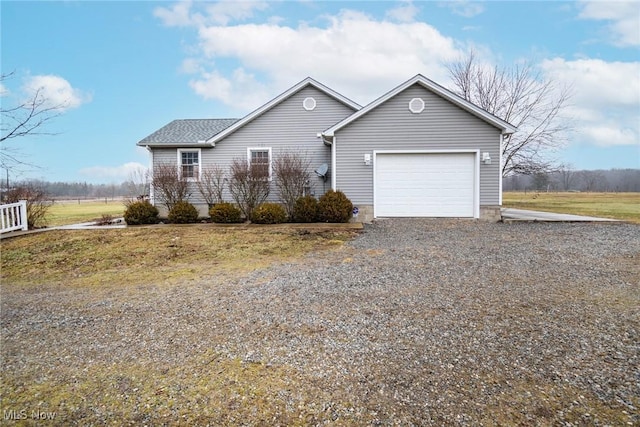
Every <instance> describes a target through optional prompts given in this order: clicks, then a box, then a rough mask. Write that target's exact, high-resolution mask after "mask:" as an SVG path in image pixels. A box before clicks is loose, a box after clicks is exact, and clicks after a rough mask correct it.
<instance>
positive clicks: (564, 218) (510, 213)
mask: <svg viewBox="0 0 640 427" xmlns="http://www.w3.org/2000/svg"><path fill="white" fill-rule="evenodd" d="M502 219H503V220H504V221H540V222H621V221H620V220H617V219H610V218H598V217H594V216H583V215H569V214H561V213H553V212H540V211H529V210H524V209H512V208H502Z"/></svg>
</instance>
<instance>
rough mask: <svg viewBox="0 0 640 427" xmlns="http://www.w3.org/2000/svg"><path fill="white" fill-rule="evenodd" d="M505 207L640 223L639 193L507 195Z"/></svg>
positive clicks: (510, 193)
mask: <svg viewBox="0 0 640 427" xmlns="http://www.w3.org/2000/svg"><path fill="white" fill-rule="evenodd" d="M502 206H503V207H505V208H518V209H530V210H536V211H545V212H558V213H567V214H574V215H588V216H597V217H602V218H614V219H621V220H625V221H630V222H635V223H639V224H640V193H544V192H541V193H537V192H531V191H530V192H527V193H523V192H505V193H504V194H503V197H502Z"/></svg>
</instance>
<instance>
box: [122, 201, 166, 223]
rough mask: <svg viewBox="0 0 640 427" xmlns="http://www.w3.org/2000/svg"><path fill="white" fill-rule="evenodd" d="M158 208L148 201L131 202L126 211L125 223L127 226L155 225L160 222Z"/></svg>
mask: <svg viewBox="0 0 640 427" xmlns="http://www.w3.org/2000/svg"><path fill="white" fill-rule="evenodd" d="M158 215H159V212H158V208H156V207H155V206H153V205H152V204H151V203H150V202H149V201H148V200H144V201H139V202H131V203H128V204H127V208H126V210H125V211H124V221H125V222H126V223H127V225H141V224H155V223H157V222H158Z"/></svg>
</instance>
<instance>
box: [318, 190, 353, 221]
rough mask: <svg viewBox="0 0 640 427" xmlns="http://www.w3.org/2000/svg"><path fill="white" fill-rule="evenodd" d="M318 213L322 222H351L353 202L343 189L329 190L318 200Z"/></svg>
mask: <svg viewBox="0 0 640 427" xmlns="http://www.w3.org/2000/svg"><path fill="white" fill-rule="evenodd" d="M318 215H319V217H320V221H322V222H349V220H350V219H351V216H352V215H353V203H351V200H349V199H348V198H347V196H345V194H344V193H343V192H342V191H339V190H338V191H333V190H329V191H327V192H326V193H324V194H323V195H322V196H321V197H320V200H319V201H318Z"/></svg>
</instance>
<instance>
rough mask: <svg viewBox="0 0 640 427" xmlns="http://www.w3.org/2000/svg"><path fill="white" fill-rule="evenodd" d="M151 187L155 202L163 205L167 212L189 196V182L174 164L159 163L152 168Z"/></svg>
mask: <svg viewBox="0 0 640 427" xmlns="http://www.w3.org/2000/svg"><path fill="white" fill-rule="evenodd" d="M151 187H153V189H154V191H155V193H156V200H157V201H159V202H161V203H162V204H164V205H165V207H166V208H167V210H168V211H170V210H171V208H172V207H173V205H175V204H176V203H178V202H182V201H184V200H186V199H188V198H189V196H190V195H191V193H189V182H188V181H187V179H186V178H185V177H184V176H182V174H181V173H180V171H179V170H178V168H177V167H176V165H175V164H174V163H161V164H157V165H155V166H154V167H153V175H152V178H151Z"/></svg>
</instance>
